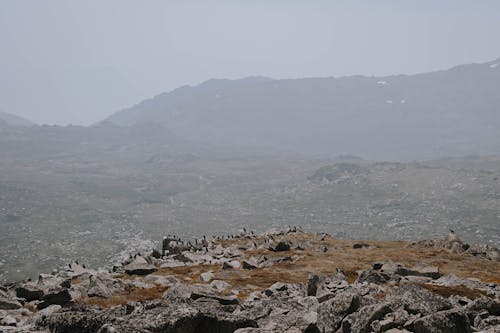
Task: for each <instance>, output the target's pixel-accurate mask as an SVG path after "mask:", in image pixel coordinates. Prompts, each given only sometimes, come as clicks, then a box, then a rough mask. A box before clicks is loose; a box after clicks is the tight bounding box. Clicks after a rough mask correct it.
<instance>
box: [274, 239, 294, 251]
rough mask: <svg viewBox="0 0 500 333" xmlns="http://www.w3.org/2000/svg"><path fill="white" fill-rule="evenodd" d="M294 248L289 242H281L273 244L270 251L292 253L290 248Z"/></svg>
mask: <svg viewBox="0 0 500 333" xmlns="http://www.w3.org/2000/svg"><path fill="white" fill-rule="evenodd" d="M291 247H292V243H291V242H290V241H288V240H280V241H278V242H277V243H275V244H272V245H271V246H270V247H269V250H271V251H274V252H281V251H290V248H291Z"/></svg>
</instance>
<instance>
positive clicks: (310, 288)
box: [307, 274, 321, 296]
mask: <svg viewBox="0 0 500 333" xmlns="http://www.w3.org/2000/svg"><path fill="white" fill-rule="evenodd" d="M320 283H321V278H320V276H319V275H316V274H309V276H308V277H307V296H316V293H317V291H318V287H319V285H320Z"/></svg>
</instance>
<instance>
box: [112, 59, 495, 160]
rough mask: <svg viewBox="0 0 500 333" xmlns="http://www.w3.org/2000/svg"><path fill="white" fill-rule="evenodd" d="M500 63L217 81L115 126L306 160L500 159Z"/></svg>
mask: <svg viewBox="0 0 500 333" xmlns="http://www.w3.org/2000/svg"><path fill="white" fill-rule="evenodd" d="M499 87H500V59H498V60H496V61H493V62H489V63H484V64H469V65H461V66H457V67H454V68H451V69H449V70H443V71H437V72H431V73H424V74H417V75H396V76H387V77H365V76H350V77H341V78H333V77H330V78H305V79H286V80H273V79H269V78H263V77H251V78H245V79H240V80H209V81H206V82H204V83H202V84H200V85H198V86H194V87H191V86H184V87H181V88H178V89H176V90H173V91H171V92H169V93H163V94H160V95H158V96H156V97H154V98H152V99H149V100H145V101H143V102H140V103H139V104H137V105H135V106H132V107H130V108H128V109H125V110H123V111H120V112H118V113H116V114H114V115H112V116H111V117H109V118H108V119H107V120H108V121H110V122H112V123H115V124H118V125H125V126H129V125H133V124H141V123H158V124H162V125H164V126H165V127H167V128H169V129H170V130H171V131H172V132H173V133H175V134H177V135H179V136H181V137H184V138H186V139H189V140H195V141H202V142H205V143H209V144H216V145H226V146H232V147H260V148H263V149H273V150H285V151H294V152H298V153H306V154H318V155H330V156H331V155H338V154H354V155H358V156H361V157H365V158H374V159H417V158H433V157H438V156H454V155H467V154H490V153H500V130H499V129H500V93H499Z"/></svg>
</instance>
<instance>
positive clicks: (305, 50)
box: [0, 0, 500, 125]
mask: <svg viewBox="0 0 500 333" xmlns="http://www.w3.org/2000/svg"><path fill="white" fill-rule="evenodd" d="M499 32H500V1H498V0H482V1H477V0H468V1H465V0H439V1H438V0H415V1H410V0H408V1H401V0H380V1H379V0H377V1H375V0H370V1H368V0H365V1H359V0H346V1H334V0H329V1H321V0H315V1H305V0H303V1H295V0H247V1H239V0H228V1H225V0H219V1H211V0H200V1H189V0H182V1H174V0H172V1H168V0H148V1H138V0H137V1H131V0H106V1H102V0H80V1H76V0H0V111H4V112H9V113H12V114H16V115H19V116H23V117H26V118H28V119H30V120H32V121H35V122H37V123H40V124H41V123H45V124H60V125H66V124H74V125H89V124H92V123H95V122H98V121H100V120H102V119H104V118H106V117H107V116H109V115H110V114H112V113H114V112H116V111H119V110H121V109H123V108H126V107H129V106H132V105H134V104H136V103H138V102H140V101H141V100H143V99H146V98H150V97H153V96H155V95H157V94H159V93H162V92H166V91H170V90H173V89H175V88H177V87H179V86H182V85H186V84H189V85H196V84H199V83H200V82H203V81H205V80H208V79H211V78H230V79H236V78H241V77H246V76H253V75H263V76H268V77H272V78H301V77H325V76H336V77H337V76H346V75H356V74H362V75H368V76H371V75H376V76H383V75H391V74H412V73H420V72H427V71H433V70H439V69H446V68H450V67H452V66H455V65H458V64H464V63H480V62H488V61H491V60H494V59H497V58H499V57H500V43H498V39H499V36H498V34H499Z"/></svg>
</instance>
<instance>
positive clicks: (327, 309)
mask: <svg viewBox="0 0 500 333" xmlns="http://www.w3.org/2000/svg"><path fill="white" fill-rule="evenodd" d="M359 306H360V296H359V295H358V294H357V293H356V292H355V291H344V292H340V293H338V294H336V295H335V296H334V298H332V299H330V300H328V301H326V302H324V303H321V304H320V305H319V307H318V328H319V329H320V330H321V331H322V332H326V333H328V332H336V331H337V330H338V329H339V328H340V324H341V322H342V320H343V319H344V318H345V317H346V316H347V315H349V314H351V313H354V312H355V311H357V310H358V309H359Z"/></svg>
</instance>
